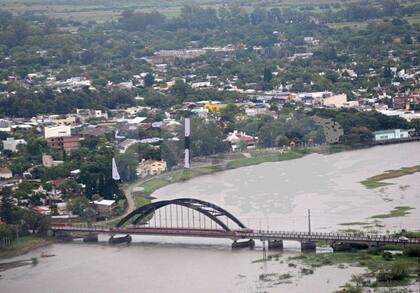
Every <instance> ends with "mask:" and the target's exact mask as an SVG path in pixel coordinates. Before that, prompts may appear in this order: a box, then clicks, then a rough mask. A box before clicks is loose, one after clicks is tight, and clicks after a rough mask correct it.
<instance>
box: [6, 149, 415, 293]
mask: <svg viewBox="0 0 420 293" xmlns="http://www.w3.org/2000/svg"><path fill="white" fill-rule="evenodd" d="M418 164H420V143H410V144H398V145H390V146H381V147H375V148H372V149H366V150H358V151H352V152H346V153H339V154H334V155H328V156H325V155H317V154H313V155H309V156H306V157H304V158H302V159H298V160H293V161H284V162H277V163H265V164H261V165H258V166H252V167H246V168H241V169H237V170H230V171H226V172H222V173H218V174H214V175H210V176H204V177H199V178H195V179H193V180H191V181H188V182H185V183H180V184H173V185H171V186H167V187H165V188H162V189H160V190H158V191H156V192H155V193H154V194H153V196H155V197H156V198H157V200H161V199H169V198H176V197H194V198H199V199H202V200H207V201H210V202H213V203H215V204H218V205H220V206H222V207H224V208H225V209H227V210H228V211H230V212H232V213H233V214H234V215H235V216H237V217H238V218H239V219H241V220H242V221H243V222H244V223H245V224H246V225H248V226H249V227H251V228H256V229H259V228H263V229H265V228H267V227H268V228H270V229H282V230H286V229H287V230H292V229H296V230H306V229H307V217H306V213H307V209H308V208H310V209H311V214H312V217H311V218H312V228H313V230H315V231H327V230H337V229H345V228H353V226H342V225H340V223H348V222H354V221H357V222H367V223H370V224H365V225H364V226H365V227H364V228H365V229H401V228H403V227H405V228H410V229H411V228H413V229H414V228H417V229H418V228H420V227H419V226H420V224H419V223H420V221H419V213H418V210H419V208H420V199H419V196H420V194H419V191H420V174H419V173H417V174H413V175H409V176H404V177H401V178H398V179H394V180H391V182H393V183H395V185H390V186H387V187H384V188H381V189H374V190H369V189H366V188H365V187H364V186H363V185H361V184H360V183H359V182H360V181H362V180H364V179H366V178H367V177H370V176H373V175H376V174H379V173H382V172H383V171H385V170H389V169H398V168H400V167H404V166H413V165H418ZM396 206H410V207H413V208H416V209H414V210H412V211H411V214H410V215H408V216H406V217H400V218H390V219H385V220H381V222H380V224H381V225H384V226H385V227H384V228H381V227H373V226H374V225H373V224H375V223H374V221H373V219H370V217H371V216H373V215H377V214H384V213H388V212H389V211H390V210H392V209H393V208H394V207H396ZM356 227H357V226H356ZM101 240H102V241H106V238H105V235H103V236H102V237H101ZM134 242H135V243H133V244H132V245H130V246H125V245H122V246H110V245H107V244H105V243H98V244H77V243H72V244H54V245H51V246H48V247H45V248H41V249H38V250H35V251H33V252H31V253H29V254H27V255H24V256H21V257H18V258H14V259H11V260H10V261H12V260H17V259H29V258H31V257H39V263H38V264H37V265H36V266H25V267H19V268H15V269H11V270H8V271H5V272H1V273H0V274H1V275H2V278H1V279H0V292H187V293H188V292H191V293H192V292H333V291H335V290H336V289H337V288H338V287H339V286H342V285H344V284H345V283H346V282H347V281H348V280H349V279H350V278H351V275H352V274H357V273H362V272H363V271H364V270H363V269H362V268H357V267H346V268H344V269H343V268H338V267H335V266H326V267H322V268H316V269H315V271H314V273H313V274H310V275H303V274H302V273H301V269H302V268H303V267H305V265H304V264H302V263H299V262H298V261H295V260H293V261H291V260H289V257H290V256H295V255H298V254H299V252H298V250H299V245H298V244H297V243H295V242H286V243H285V247H286V249H285V251H284V252H282V253H281V254H279V255H277V256H276V257H274V259H273V260H271V261H268V262H261V261H260V260H261V258H262V250H261V246H260V244H259V243H257V247H256V249H255V250H240V251H232V250H231V248H230V244H231V243H230V241H227V240H210V239H199V238H193V239H191V238H190V239H188V238H176V237H163V238H162V237H148V238H146V237H134ZM43 252H44V253H46V254H54V255H55V256H54V257H48V258H42V257H40V255H41V253H43ZM269 254H274V252H269ZM290 263H293V264H294V265H296V267H295V266H294V265H290ZM284 274H290V277H285V275H284ZM51 288H54V289H51Z"/></svg>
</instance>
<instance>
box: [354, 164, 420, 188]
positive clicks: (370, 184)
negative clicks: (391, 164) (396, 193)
mask: <svg viewBox="0 0 420 293" xmlns="http://www.w3.org/2000/svg"><path fill="white" fill-rule="evenodd" d="M417 172H420V165H416V166H412V167H403V168H400V169H398V170H388V171H385V172H384V173H382V174H379V175H375V176H373V177H369V178H368V179H366V180H364V181H362V182H361V183H362V184H363V185H365V186H366V187H367V188H378V187H381V186H386V185H391V184H392V183H387V182H383V181H384V180H388V179H393V178H398V177H402V176H405V175H411V174H414V173H417Z"/></svg>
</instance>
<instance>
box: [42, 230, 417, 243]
mask: <svg viewBox="0 0 420 293" xmlns="http://www.w3.org/2000/svg"><path fill="white" fill-rule="evenodd" d="M50 228H51V229H52V230H53V231H63V232H87V233H106V234H133V235H161V236H186V237H208V238H229V239H234V240H235V239H260V240H295V241H305V240H311V241H329V242H360V243H381V244H416V245H419V244H420V239H402V238H398V237H392V236H389V235H379V234H353V233H323V232H322V233H319V232H312V233H308V232H294V231H264V230H251V229H243V230H231V231H225V230H221V229H191V228H188V229H185V228H149V227H142V226H136V227H120V228H110V227H106V226H84V225H51V226H50Z"/></svg>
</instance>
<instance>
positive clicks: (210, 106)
mask: <svg viewBox="0 0 420 293" xmlns="http://www.w3.org/2000/svg"><path fill="white" fill-rule="evenodd" d="M224 108H226V105H225V104H219V103H207V104H205V105H204V109H207V110H209V111H210V112H220V111H221V110H222V109H224Z"/></svg>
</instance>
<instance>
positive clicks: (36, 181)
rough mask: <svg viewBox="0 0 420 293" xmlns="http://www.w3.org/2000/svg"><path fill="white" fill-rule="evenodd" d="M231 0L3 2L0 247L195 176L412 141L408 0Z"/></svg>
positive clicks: (123, 206) (418, 121)
mask: <svg viewBox="0 0 420 293" xmlns="http://www.w3.org/2000/svg"><path fill="white" fill-rule="evenodd" d="M228 2H229V1H228ZM242 2H244V3H242ZM242 2H235V1H232V3H230V2H229V3H224V1H222V2H221V3H222V4H220V3H217V4H214V5H215V6H214V7H216V8H213V7H212V5H201V4H183V5H181V6H179V7H178V6H177V7H178V8H177V9H178V10H177V12H176V14H175V15H176V16H173V15H172V14H171V13H169V14H166V13H165V12H161V11H166V10H159V7H154V9H152V10H147V9H146V10H144V9H143V8H141V9H139V10H130V6H128V8H127V9H120V10H118V13H117V14H116V15H113V17H112V18H110V19H107V20H96V19H95V20H89V21H83V20H82V19H77V18H74V17H73V16H71V17H69V18H66V17H64V18H57V17H54V16H51V15H49V14H50V13H51V11H50V10H48V9H46V10H44V11H42V13H39V12H38V11H37V10H36V9H35V8H36V7H32V6H31V5H32V4H28V7H27V8H26V9H28V10H27V11H25V13H23V12H16V10H15V9H17V8H15V7H14V6H13V5H12V6H10V7H9V6H8V5H10V3H9V4H5V5H4V7H2V8H1V9H0V141H1V142H0V197H1V199H0V206H1V208H0V239H7V240H3V242H2V243H0V247H1V248H8V247H10V246H12V245H13V242H14V241H16V240H17V238H18V237H19V235H20V236H31V235H40V236H42V237H46V236H47V234H48V231H49V224H50V223H51V222H53V223H88V224H89V225H90V224H92V223H96V224H101V225H110V226H113V225H115V224H116V223H117V222H118V221H119V220H121V218H123V217H125V216H127V215H128V214H129V213H130V212H133V211H134V210H135V209H136V208H140V207H142V206H145V205H147V204H150V203H151V202H152V200H153V199H154V198H153V197H152V196H151V194H152V193H153V192H154V191H156V190H157V189H159V188H161V187H163V186H166V185H169V184H171V183H176V182H184V181H187V180H189V179H191V178H192V177H196V176H200V175H206V174H207V175H208V174H211V173H213V172H219V171H224V170H228V169H236V168H239V167H243V166H251V165H256V164H259V163H263V162H275V161H282V160H289V159H295V158H300V157H302V156H304V155H306V154H311V153H320V154H333V153H339V152H343V151H348V150H360V149H367V148H371V147H374V146H377V145H388V144H403V143H404V144H405V143H411V142H416V141H419V140H420V85H419V76H420V63H419V45H418V44H419V41H420V30H419V24H420V23H419V21H418V15H419V13H420V6H419V5H418V3H416V1H396V0H395V1H394V0H386V1H347V2H346V1H327V2H328V3H322V1H321V2H320V3H318V1H315V2H316V4H296V5H294V4H293V5H289V3H288V1H285V2H287V3H280V2H284V1H278V2H279V4H278V5H277V4H275V3H274V2H276V1H273V3H272V4H270V5H268V6H266V8H264V7H263V8H260V7H259V6H258V5H256V6H253V5H251V6H250V4H249V3H248V4H247V3H245V2H247V1H242ZM251 2H252V1H251ZM269 2H270V1H269ZM330 2H331V3H330ZM121 5H122V4H121ZM168 5H169V4H168ZM263 6H264V5H263ZM16 7H17V6H16ZM151 7H153V6H151ZM32 8H33V9H34V10H31V9H32ZM57 9H58V8H57ZM66 9H68V8H66ZM99 10H100V9H99ZM114 12H115V11H114ZM114 12H112V13H114ZM72 13H73V12H71V11H70V12H69V15H73V14H72ZM107 13H108V12H107ZM105 18H106V17H105ZM186 118H189V119H191V141H190V144H191V146H190V148H191V153H190V157H191V167H190V168H184V167H185V161H184V152H185V149H184V124H185V119H186ZM113 160H115V162H116V168H117V169H118V172H119V175H118V177H119V178H118V179H116V178H115V176H113V170H112V161H113Z"/></svg>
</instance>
